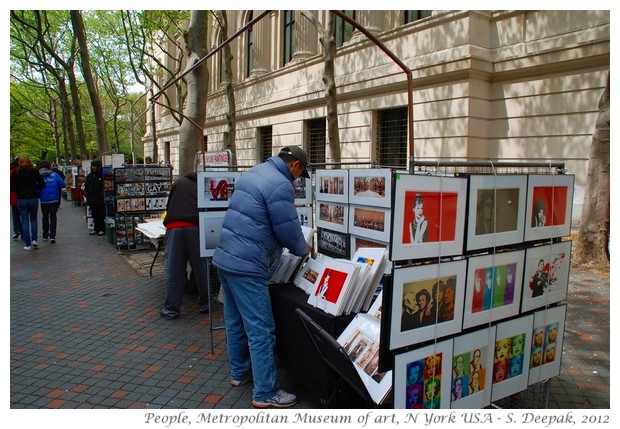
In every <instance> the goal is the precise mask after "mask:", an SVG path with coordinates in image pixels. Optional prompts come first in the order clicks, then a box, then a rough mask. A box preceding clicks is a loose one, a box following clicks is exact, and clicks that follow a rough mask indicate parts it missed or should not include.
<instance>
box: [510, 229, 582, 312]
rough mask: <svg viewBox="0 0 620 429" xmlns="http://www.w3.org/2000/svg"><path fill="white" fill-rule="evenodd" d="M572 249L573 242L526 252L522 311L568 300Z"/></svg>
mask: <svg viewBox="0 0 620 429" xmlns="http://www.w3.org/2000/svg"><path fill="white" fill-rule="evenodd" d="M571 249H572V241H562V242H561V243H556V244H550V245H545V246H538V247H531V248H529V249H526V251H525V274H524V281H523V298H522V300H523V303H522V304H521V311H529V310H533V309H535V308H539V307H543V306H545V305H549V304H553V303H555V302H559V301H564V300H565V299H566V296H567V293H568V277H569V273H570V259H571Z"/></svg>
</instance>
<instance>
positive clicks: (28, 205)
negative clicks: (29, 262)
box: [17, 198, 39, 246]
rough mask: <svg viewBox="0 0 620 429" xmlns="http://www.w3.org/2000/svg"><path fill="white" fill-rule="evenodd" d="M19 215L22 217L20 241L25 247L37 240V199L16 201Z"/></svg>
mask: <svg viewBox="0 0 620 429" xmlns="http://www.w3.org/2000/svg"><path fill="white" fill-rule="evenodd" d="M17 207H19V214H20V215H21V217H22V239H23V240H24V241H25V242H26V246H30V245H31V244H32V241H31V240H35V241H36V240H37V232H38V231H37V214H38V212H39V199H38V198H20V199H18V200H17Z"/></svg>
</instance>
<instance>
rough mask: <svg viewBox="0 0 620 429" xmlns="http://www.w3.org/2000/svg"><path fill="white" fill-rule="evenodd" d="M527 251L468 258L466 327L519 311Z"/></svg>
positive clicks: (512, 314) (464, 325)
mask: <svg viewBox="0 0 620 429" xmlns="http://www.w3.org/2000/svg"><path fill="white" fill-rule="evenodd" d="M524 258H525V252H524V251H523V250H517V251H515V252H504V253H497V254H495V253H493V254H490V255H482V256H475V257H470V258H468V264H467V288H466V289H465V309H464V311H463V314H464V317H463V328H464V329H467V328H471V327H474V326H478V325H482V324H488V323H490V322H493V321H496V320H501V319H505V318H506V317H510V316H514V315H516V314H519V307H520V305H521V289H522V284H523V264H524Z"/></svg>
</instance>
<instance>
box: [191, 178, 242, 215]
mask: <svg viewBox="0 0 620 429" xmlns="http://www.w3.org/2000/svg"><path fill="white" fill-rule="evenodd" d="M240 177H241V172H240V171H220V172H217V171H199V172H198V208H226V207H228V201H229V200H230V198H231V197H232V194H233V192H235V186H236V184H237V180H239V178H240Z"/></svg>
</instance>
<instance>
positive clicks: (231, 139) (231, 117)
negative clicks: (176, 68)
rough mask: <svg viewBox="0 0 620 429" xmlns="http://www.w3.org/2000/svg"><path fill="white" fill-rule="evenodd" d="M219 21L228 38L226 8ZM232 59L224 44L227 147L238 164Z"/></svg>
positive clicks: (221, 12)
mask: <svg viewBox="0 0 620 429" xmlns="http://www.w3.org/2000/svg"><path fill="white" fill-rule="evenodd" d="M218 14H219V15H220V16H219V22H220V25H221V27H222V39H223V40H226V39H228V17H227V16H226V11H225V10H220V11H218ZM232 61H233V56H232V52H231V50H230V43H229V44H228V45H226V46H224V73H225V74H226V98H227V100H228V114H227V115H226V121H227V122H228V141H227V142H224V143H226V149H230V152H231V154H232V160H231V163H232V164H233V165H237V143H236V140H237V139H236V135H237V112H236V109H237V106H236V103H235V89H234V86H233V74H232Z"/></svg>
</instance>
